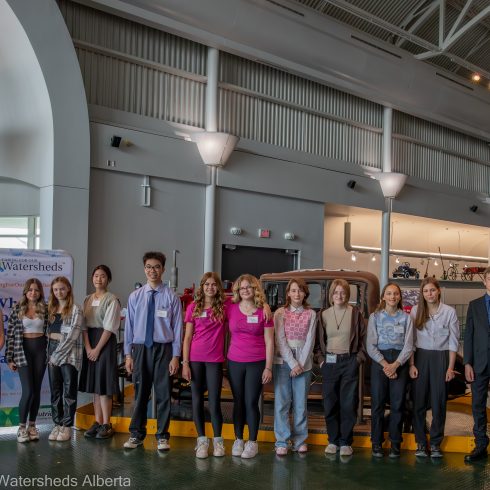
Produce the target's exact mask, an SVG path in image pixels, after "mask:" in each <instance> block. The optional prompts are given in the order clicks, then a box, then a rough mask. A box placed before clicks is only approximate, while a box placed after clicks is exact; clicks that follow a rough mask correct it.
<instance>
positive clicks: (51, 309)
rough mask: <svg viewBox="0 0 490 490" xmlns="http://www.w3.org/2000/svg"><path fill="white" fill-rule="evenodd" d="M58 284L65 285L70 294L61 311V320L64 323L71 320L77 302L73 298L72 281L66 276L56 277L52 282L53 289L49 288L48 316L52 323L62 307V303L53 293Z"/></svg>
mask: <svg viewBox="0 0 490 490" xmlns="http://www.w3.org/2000/svg"><path fill="white" fill-rule="evenodd" d="M57 282H61V283H63V284H64V285H65V286H66V287H67V288H68V294H67V296H66V304H65V306H64V307H63V309H62V310H61V318H63V320H64V321H68V320H69V318H70V314H71V310H72V309H73V303H74V302H75V300H74V298H73V289H72V287H71V284H70V281H69V280H68V279H67V278H66V277H64V276H58V277H55V278H54V279H53V280H52V281H51V287H50V288H49V301H48V316H49V321H50V322H53V321H54V318H55V315H56V312H57V311H58V307H59V306H60V302H59V301H58V299H57V298H56V296H55V295H54V293H53V286H54V285H55V284H56V283H57Z"/></svg>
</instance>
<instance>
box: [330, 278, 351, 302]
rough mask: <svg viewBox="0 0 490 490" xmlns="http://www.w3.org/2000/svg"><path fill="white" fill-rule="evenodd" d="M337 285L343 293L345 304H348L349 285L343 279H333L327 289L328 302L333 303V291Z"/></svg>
mask: <svg viewBox="0 0 490 490" xmlns="http://www.w3.org/2000/svg"><path fill="white" fill-rule="evenodd" d="M337 286H341V287H342V289H343V290H344V293H345V304H346V305H347V304H349V300H350V286H349V283H348V282H347V281H346V280H345V279H334V280H333V281H332V284H330V288H329V289H328V302H329V303H330V304H331V305H333V293H334V292H335V290H336V289H337Z"/></svg>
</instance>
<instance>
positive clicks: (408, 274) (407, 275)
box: [403, 271, 410, 279]
mask: <svg viewBox="0 0 490 490" xmlns="http://www.w3.org/2000/svg"><path fill="white" fill-rule="evenodd" d="M403 277H404V278H405V279H408V278H409V277H410V272H408V271H405V273H404V274H403Z"/></svg>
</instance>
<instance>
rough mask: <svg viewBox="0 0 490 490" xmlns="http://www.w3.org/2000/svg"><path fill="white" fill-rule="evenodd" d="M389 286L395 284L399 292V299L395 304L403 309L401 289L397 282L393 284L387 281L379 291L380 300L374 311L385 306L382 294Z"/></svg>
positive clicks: (380, 309) (399, 308)
mask: <svg viewBox="0 0 490 490" xmlns="http://www.w3.org/2000/svg"><path fill="white" fill-rule="evenodd" d="M390 286H395V287H396V288H397V289H398V292H399V293H400V301H398V304H397V305H396V307H397V309H398V310H402V309H403V301H402V290H401V289H400V286H398V284H395V283H394V282H389V283H388V284H386V285H385V287H384V288H383V289H382V291H381V301H380V302H379V305H378V307H377V308H376V313H377V312H378V311H382V310H384V309H385V308H386V301H385V300H384V299H383V296H384V295H385V291H386V290H387V289H388V288H389V287H390Z"/></svg>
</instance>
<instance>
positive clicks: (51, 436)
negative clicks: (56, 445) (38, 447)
mask: <svg viewBox="0 0 490 490" xmlns="http://www.w3.org/2000/svg"><path fill="white" fill-rule="evenodd" d="M60 429H61V427H60V426H59V425H55V426H54V427H53V430H52V431H51V433H50V434H49V436H48V439H49V440H50V441H56V440H57V439H58V434H59V433H60Z"/></svg>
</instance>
